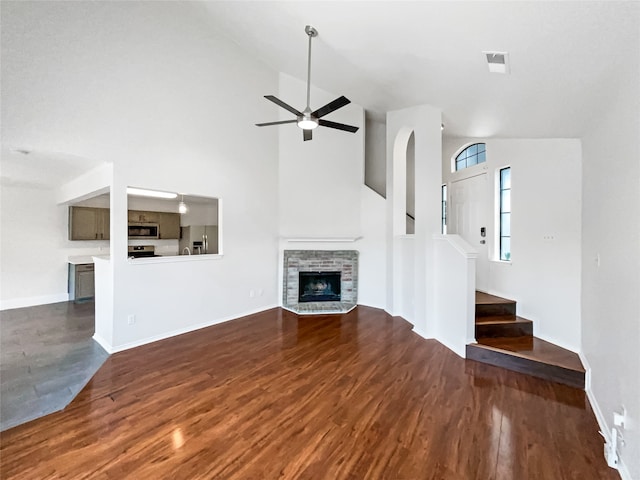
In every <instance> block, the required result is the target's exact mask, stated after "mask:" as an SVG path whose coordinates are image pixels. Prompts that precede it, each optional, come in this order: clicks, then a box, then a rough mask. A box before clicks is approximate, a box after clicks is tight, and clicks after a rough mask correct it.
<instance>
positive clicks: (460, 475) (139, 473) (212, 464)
mask: <svg viewBox="0 0 640 480" xmlns="http://www.w3.org/2000/svg"><path fill="white" fill-rule="evenodd" d="M602 451H603V450H602V439H601V437H600V436H599V435H598V426H597V424H596V421H595V418H594V415H593V413H592V411H591V409H590V407H589V406H588V403H587V400H586V397H585V394H584V392H583V391H581V390H579V389H575V388H571V387H568V386H566V385H560V384H556V383H552V382H548V381H545V380H541V379H537V378H533V377H529V376H527V375H523V374H519V373H515V372H511V371H508V370H504V369H501V368H496V367H493V366H490V365H485V364H482V363H478V362H473V361H465V360H463V359H461V358H459V357H457V356H456V355H455V354H453V353H452V352H450V351H449V350H447V349H446V348H445V347H443V346H442V345H440V344H439V343H438V342H436V341H433V340H424V339H422V338H421V337H419V336H418V335H416V334H415V333H413V332H412V331H411V327H410V325H409V324H408V323H406V322H404V321H403V320H401V319H397V318H392V317H390V316H389V315H387V314H386V313H384V312H383V311H381V310H377V309H372V308H367V307H358V308H356V309H355V310H354V311H352V312H350V313H348V314H344V315H324V316H300V317H298V316H296V315H295V314H292V313H290V312H286V311H283V310H281V309H273V310H269V311H266V312H262V313H260V314H256V315H252V316H249V317H244V318H241V319H238V320H234V321H231V322H227V323H224V324H220V325H216V326H214V327H210V328H207V329H203V330H199V331H197V332H192V333H189V334H185V335H181V336H179V337H174V338H171V339H167V340H164V341H160V342H156V343H153V344H150V345H146V346H143V347H139V348H136V349H132V350H129V351H125V352H121V353H117V354H115V355H112V356H111V357H110V358H109V359H108V360H107V361H106V362H105V364H104V365H103V366H102V368H101V369H100V370H99V371H98V373H97V374H96V375H95V377H94V378H93V379H92V380H91V381H90V382H89V383H88V384H87V386H86V387H85V388H84V390H83V391H82V392H81V393H80V395H79V396H78V397H77V398H76V399H75V400H74V401H73V402H72V403H71V404H70V405H69V406H68V407H67V408H66V409H65V410H64V411H62V412H57V413H53V414H51V415H49V416H47V417H43V418H41V419H38V420H35V421H33V422H30V423H27V424H24V425H20V426H18V427H15V428H12V429H9V430H7V431H5V432H2V433H1V434H0V459H1V460H0V461H1V466H0V478H2V479H3V480H8V479H18V478H19V479H22V480H24V479H45V478H47V479H52V478H67V479H103V480H104V479H125V478H126V479H165V478H166V479H243V480H244V479H277V478H280V479H316V480H317V479H332V480H333V479H345V480H347V479H348V480H351V479H391V480H400V479H411V480H415V479H447V480H448V479H451V480H465V479H482V480H485V479H509V480H514V479H518V480H520V479H532V480H533V479H540V480H548V479H553V480H561V479H580V480H590V479H594V480H595V479H598V480H606V479H615V478H619V477H618V476H617V474H616V472H615V471H614V470H611V469H609V468H608V467H607V466H606V464H605V461H604V458H603V454H602Z"/></svg>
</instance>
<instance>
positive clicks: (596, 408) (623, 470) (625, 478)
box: [578, 351, 633, 480]
mask: <svg viewBox="0 0 640 480" xmlns="http://www.w3.org/2000/svg"><path fill="white" fill-rule="evenodd" d="M578 356H579V357H580V361H581V362H582V366H583V367H584V369H585V375H584V390H585V392H586V394H587V400H589V404H590V405H591V410H593V413H594V415H595V416H596V421H597V422H598V427H600V432H601V433H602V435H603V436H604V441H605V442H606V443H610V442H611V430H610V429H609V425H608V424H607V421H606V420H605V416H604V414H603V413H602V409H601V408H600V404H599V403H598V400H597V399H596V396H595V394H594V393H593V390H592V389H591V367H590V366H589V362H588V361H587V357H585V356H584V354H583V353H582V351H579V352H578ZM614 470H615V469H614ZM617 470H618V473H619V474H620V478H621V479H622V480H633V479H632V478H631V474H630V473H629V469H628V468H627V465H626V464H625V463H624V458H622V456H621V455H620V452H618V469H617Z"/></svg>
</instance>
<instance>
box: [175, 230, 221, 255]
mask: <svg viewBox="0 0 640 480" xmlns="http://www.w3.org/2000/svg"><path fill="white" fill-rule="evenodd" d="M181 230H182V237H181V238H180V255H185V254H186V251H185V248H187V247H188V248H189V251H190V252H191V254H192V255H199V254H205V253H219V252H218V226H217V225H189V226H186V227H182V228H181Z"/></svg>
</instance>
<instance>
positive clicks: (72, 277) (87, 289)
mask: <svg viewBox="0 0 640 480" xmlns="http://www.w3.org/2000/svg"><path fill="white" fill-rule="evenodd" d="M94 296H95V276H94V268H93V263H81V264H73V263H70V264H69V300H73V301H75V302H80V301H83V300H90V299H92V298H93V297H94Z"/></svg>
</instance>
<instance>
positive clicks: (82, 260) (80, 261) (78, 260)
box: [68, 254, 109, 265]
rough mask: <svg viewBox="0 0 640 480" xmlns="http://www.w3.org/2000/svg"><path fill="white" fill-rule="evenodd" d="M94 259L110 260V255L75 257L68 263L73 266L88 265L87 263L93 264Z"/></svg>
mask: <svg viewBox="0 0 640 480" xmlns="http://www.w3.org/2000/svg"><path fill="white" fill-rule="evenodd" d="M93 257H98V258H103V259H105V260H108V259H109V255H108V254H107V255H74V256H71V257H69V258H68V262H69V263H70V264H72V265H86V264H87V263H93Z"/></svg>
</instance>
